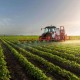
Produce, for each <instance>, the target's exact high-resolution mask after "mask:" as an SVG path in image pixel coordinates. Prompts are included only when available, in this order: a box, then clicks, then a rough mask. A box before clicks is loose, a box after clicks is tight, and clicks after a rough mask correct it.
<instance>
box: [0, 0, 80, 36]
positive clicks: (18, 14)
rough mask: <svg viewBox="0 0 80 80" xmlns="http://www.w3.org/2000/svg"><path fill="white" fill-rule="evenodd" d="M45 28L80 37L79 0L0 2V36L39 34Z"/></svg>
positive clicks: (17, 0)
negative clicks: (59, 29) (58, 29)
mask: <svg viewBox="0 0 80 80" xmlns="http://www.w3.org/2000/svg"><path fill="white" fill-rule="evenodd" d="M49 25H54V26H56V27H59V26H65V29H66V33H67V34H68V35H80V0H0V34H11V35H12V34H13V35H14V34H15V35H16V34H23V35H24V34H25V35H28V34H32V35H33V34H34V35H35V34H39V35H40V34H41V32H42V31H41V28H43V27H46V26H49Z"/></svg>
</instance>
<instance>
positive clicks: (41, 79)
mask: <svg viewBox="0 0 80 80" xmlns="http://www.w3.org/2000/svg"><path fill="white" fill-rule="evenodd" d="M3 43H4V44H5V45H6V46H7V47H8V48H9V49H10V50H11V52H12V53H13V54H14V56H15V57H16V58H17V59H18V61H19V62H20V64H21V65H22V66H23V67H24V68H25V70H26V72H27V73H28V74H30V75H31V76H32V77H33V78H34V79H36V80H50V79H49V78H48V77H47V76H46V75H45V74H44V73H43V71H42V70H40V69H39V68H37V67H35V66H34V65H33V64H32V63H31V62H29V61H28V60H27V59H26V58H25V57H24V56H23V55H22V54H19V53H18V51H16V50H15V49H14V48H13V47H12V46H10V45H9V44H8V43H7V42H5V41H3Z"/></svg>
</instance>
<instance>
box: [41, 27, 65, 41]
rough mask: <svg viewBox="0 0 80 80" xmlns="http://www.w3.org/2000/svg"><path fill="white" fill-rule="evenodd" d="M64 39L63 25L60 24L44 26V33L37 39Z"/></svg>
mask: <svg viewBox="0 0 80 80" xmlns="http://www.w3.org/2000/svg"><path fill="white" fill-rule="evenodd" d="M41 30H42V29H41ZM65 39H66V35H65V29H64V26H60V28H56V27H55V26H47V27H45V28H44V33H43V34H42V35H41V36H40V37H39V41H44V40H45V41H53V40H54V41H63V40H64V41H65Z"/></svg>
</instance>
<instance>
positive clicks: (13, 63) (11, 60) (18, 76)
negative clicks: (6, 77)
mask: <svg viewBox="0 0 80 80" xmlns="http://www.w3.org/2000/svg"><path fill="white" fill-rule="evenodd" d="M2 48H3V53H4V56H5V61H6V62H7V67H8V70H9V71H10V76H11V79H10V80H33V79H32V78H31V77H30V75H27V74H26V72H25V70H24V69H23V68H22V67H21V65H20V64H19V62H18V61H17V59H16V58H15V57H14V55H13V53H11V51H10V50H9V48H8V47H7V46H5V45H4V44H2Z"/></svg>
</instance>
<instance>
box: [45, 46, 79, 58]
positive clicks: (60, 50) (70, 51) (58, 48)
mask: <svg viewBox="0 0 80 80" xmlns="http://www.w3.org/2000/svg"><path fill="white" fill-rule="evenodd" d="M44 47H46V48H49V49H52V50H57V51H59V52H63V53H64V52H66V53H67V54H73V55H75V56H76V57H79V55H80V50H79V49H77V50H75V49H74V48H71V47H70V48H66V47H62V46H61V47H53V46H49V47H48V46H44Z"/></svg>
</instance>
